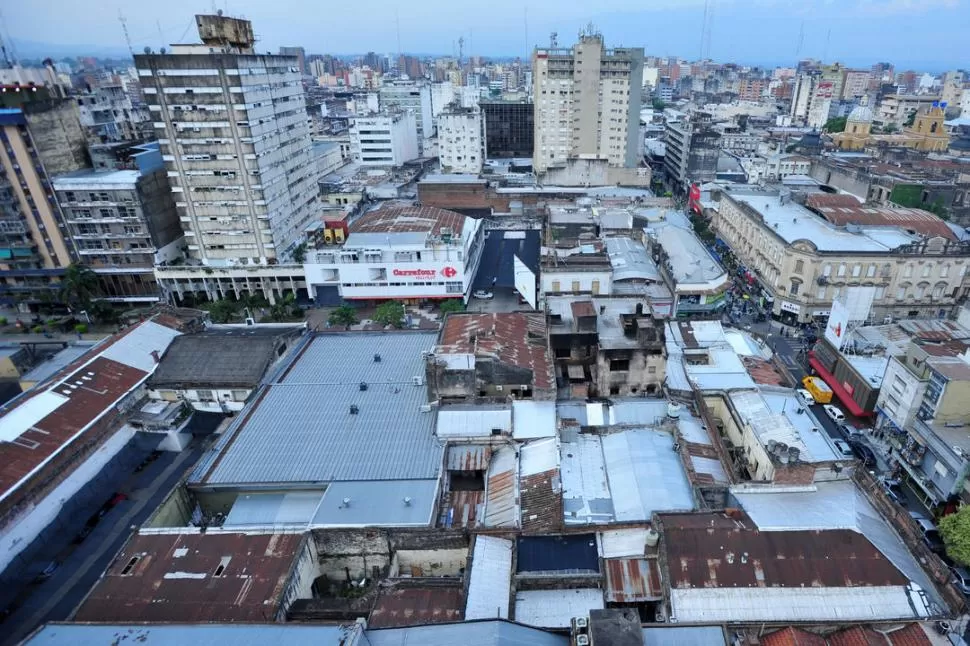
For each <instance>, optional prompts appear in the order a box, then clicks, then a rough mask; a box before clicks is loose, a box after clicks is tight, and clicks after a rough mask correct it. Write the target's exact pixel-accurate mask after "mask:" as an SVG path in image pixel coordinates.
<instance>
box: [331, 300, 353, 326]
mask: <svg viewBox="0 0 970 646" xmlns="http://www.w3.org/2000/svg"><path fill="white" fill-rule="evenodd" d="M327 323H329V324H330V325H331V326H333V327H349V326H351V325H353V324H354V323H357V310H355V309H354V308H353V307H351V306H350V305H341V306H340V307H338V308H337V309H335V310H334V311H332V312H330V316H329V317H327Z"/></svg>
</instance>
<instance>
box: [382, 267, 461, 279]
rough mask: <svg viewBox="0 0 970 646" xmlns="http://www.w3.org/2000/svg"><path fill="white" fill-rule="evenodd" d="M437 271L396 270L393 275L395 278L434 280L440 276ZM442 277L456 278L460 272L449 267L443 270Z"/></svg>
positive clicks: (392, 272)
mask: <svg viewBox="0 0 970 646" xmlns="http://www.w3.org/2000/svg"><path fill="white" fill-rule="evenodd" d="M438 273H439V272H438V270H437V269H395V270H393V271H391V275H392V276H394V277H395V278H434V277H435V276H437V275H438ZM440 273H441V275H442V276H443V277H445V278H454V277H455V276H457V275H458V270H457V269H455V268H454V267H451V266H448V267H444V268H442V269H441V272H440Z"/></svg>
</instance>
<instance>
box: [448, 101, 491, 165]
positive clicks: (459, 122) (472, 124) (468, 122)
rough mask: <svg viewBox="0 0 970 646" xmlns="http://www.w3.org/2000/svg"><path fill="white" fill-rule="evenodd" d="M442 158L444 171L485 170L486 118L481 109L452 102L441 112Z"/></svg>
mask: <svg viewBox="0 0 970 646" xmlns="http://www.w3.org/2000/svg"><path fill="white" fill-rule="evenodd" d="M438 157H439V160H440V162H441V169H442V171H443V172H446V173H472V174H474V175H477V174H478V173H480V172H482V163H483V161H484V160H485V119H484V118H483V115H482V113H481V111H480V110H479V109H478V108H460V107H458V106H456V105H455V104H452V105H450V106H448V107H447V108H445V110H444V111H443V112H442V113H441V114H439V115H438Z"/></svg>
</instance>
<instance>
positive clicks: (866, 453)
mask: <svg viewBox="0 0 970 646" xmlns="http://www.w3.org/2000/svg"><path fill="white" fill-rule="evenodd" d="M845 443H846V444H848V445H849V446H850V447H852V452H853V453H855V456H856V457H857V458H859V460H861V461H862V464H863V466H865V467H874V466H876V454H875V453H873V452H872V449H870V448H869V447H868V446H866V445H865V444H863V443H862V441H861V440H858V439H855V438H852V439H849V440H846V442H845Z"/></svg>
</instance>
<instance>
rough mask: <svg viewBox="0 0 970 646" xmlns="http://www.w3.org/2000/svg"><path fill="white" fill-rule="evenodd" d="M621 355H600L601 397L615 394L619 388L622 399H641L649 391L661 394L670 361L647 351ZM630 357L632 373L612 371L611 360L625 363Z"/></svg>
mask: <svg viewBox="0 0 970 646" xmlns="http://www.w3.org/2000/svg"><path fill="white" fill-rule="evenodd" d="M623 355H624V356H621V354H620V351H616V350H614V351H612V352H609V353H607V352H605V351H600V352H599V354H598V355H597V357H596V388H597V389H598V392H599V394H600V396H601V397H607V396H609V395H610V394H611V392H612V390H611V387H616V388H618V389H619V391H618V392H617V393H616V394H617V395H620V396H628V395H640V394H644V393H646V392H647V390H648V388H649V387H651V386H652V387H653V388H654V389H655V390H656V392H658V393H659V392H660V389H661V387H662V385H663V380H664V377H665V376H666V371H667V359H666V357H664V354H663V352H662V351H660V352H649V351H646V350H631V351H627V352H624V353H623ZM625 357H629V361H630V367H629V370H624V371H612V370H610V361H611V359H622V358H625Z"/></svg>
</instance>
